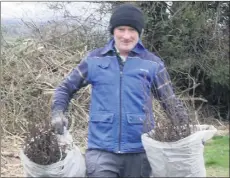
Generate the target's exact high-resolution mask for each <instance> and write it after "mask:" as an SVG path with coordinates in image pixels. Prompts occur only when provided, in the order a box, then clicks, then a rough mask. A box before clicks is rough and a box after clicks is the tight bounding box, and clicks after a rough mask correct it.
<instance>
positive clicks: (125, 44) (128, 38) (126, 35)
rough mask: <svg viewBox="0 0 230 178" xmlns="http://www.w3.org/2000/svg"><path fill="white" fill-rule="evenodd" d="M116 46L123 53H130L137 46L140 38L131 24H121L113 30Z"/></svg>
mask: <svg viewBox="0 0 230 178" xmlns="http://www.w3.org/2000/svg"><path fill="white" fill-rule="evenodd" d="M113 36H114V40H115V45H116V48H117V49H118V50H119V52H120V54H121V55H128V53H129V52H130V51H131V50H132V49H133V48H134V47H135V46H136V44H137V42H138V40H139V34H138V32H137V31H136V30H135V29H134V28H132V27H129V26H119V27H116V28H115V29H114V32H113Z"/></svg>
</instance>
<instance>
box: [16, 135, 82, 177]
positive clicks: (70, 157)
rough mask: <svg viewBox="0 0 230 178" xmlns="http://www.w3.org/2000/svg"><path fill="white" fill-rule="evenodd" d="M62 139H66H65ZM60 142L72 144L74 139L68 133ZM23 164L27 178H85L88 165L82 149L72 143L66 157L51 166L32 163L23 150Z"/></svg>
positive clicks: (60, 137)
mask: <svg viewBox="0 0 230 178" xmlns="http://www.w3.org/2000/svg"><path fill="white" fill-rule="evenodd" d="M62 137H65V139H63V138H62ZM58 139H59V142H61V143H64V141H65V142H66V143H69V142H72V137H71V135H69V134H68V133H67V134H65V135H64V136H59V137H58ZM20 158H21V162H22V165H23V168H24V174H25V176H26V177H85V176H86V165H85V158H84V156H83V155H82V153H81V151H80V149H79V148H78V147H77V146H76V145H74V144H73V143H72V146H71V148H70V150H68V152H67V155H66V157H65V158H64V159H63V160H61V161H58V162H57V163H53V164H50V165H39V164H36V163H34V162H32V161H31V160H30V159H29V158H28V157H27V156H26V155H25V154H24V152H23V150H21V153H20Z"/></svg>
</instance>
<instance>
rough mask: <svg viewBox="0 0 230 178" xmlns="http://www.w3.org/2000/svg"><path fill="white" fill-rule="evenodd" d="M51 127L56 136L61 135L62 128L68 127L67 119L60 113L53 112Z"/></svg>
mask: <svg viewBox="0 0 230 178" xmlns="http://www.w3.org/2000/svg"><path fill="white" fill-rule="evenodd" d="M51 125H52V127H53V129H54V132H55V133H56V134H60V135H63V134H64V127H66V128H67V127H68V119H67V118H66V117H65V115H64V113H63V112H62V111H54V112H53V114H52V121H51Z"/></svg>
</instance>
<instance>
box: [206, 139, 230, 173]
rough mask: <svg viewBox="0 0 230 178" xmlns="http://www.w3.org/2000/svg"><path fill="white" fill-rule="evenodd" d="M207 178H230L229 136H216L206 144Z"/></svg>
mask: <svg viewBox="0 0 230 178" xmlns="http://www.w3.org/2000/svg"><path fill="white" fill-rule="evenodd" d="M204 158H205V166H206V170H207V176H214V177H215V176H217V177H220V176H221V177H229V136H214V137H213V139H212V140H210V141H208V142H207V143H206V144H205V152H204Z"/></svg>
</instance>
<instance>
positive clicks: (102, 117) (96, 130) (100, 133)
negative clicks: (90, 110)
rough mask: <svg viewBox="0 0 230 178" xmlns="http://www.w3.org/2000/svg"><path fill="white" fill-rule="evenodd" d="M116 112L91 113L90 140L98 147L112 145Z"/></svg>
mask: <svg viewBox="0 0 230 178" xmlns="http://www.w3.org/2000/svg"><path fill="white" fill-rule="evenodd" d="M113 121H114V114H113V113H106V114H100V113H98V114H91V116H90V120H89V138H88V139H89V142H90V143H91V144H93V145H96V146H97V147H101V148H105V147H110V148H111V147H112V145H113V143H112V142H113V140H114V138H113V137H114V134H113Z"/></svg>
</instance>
